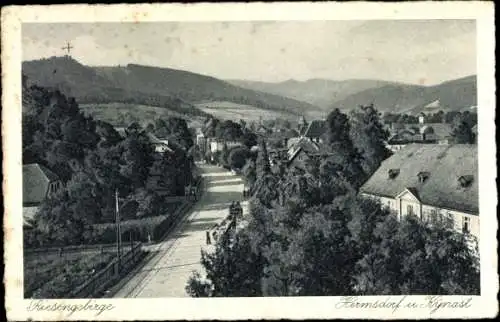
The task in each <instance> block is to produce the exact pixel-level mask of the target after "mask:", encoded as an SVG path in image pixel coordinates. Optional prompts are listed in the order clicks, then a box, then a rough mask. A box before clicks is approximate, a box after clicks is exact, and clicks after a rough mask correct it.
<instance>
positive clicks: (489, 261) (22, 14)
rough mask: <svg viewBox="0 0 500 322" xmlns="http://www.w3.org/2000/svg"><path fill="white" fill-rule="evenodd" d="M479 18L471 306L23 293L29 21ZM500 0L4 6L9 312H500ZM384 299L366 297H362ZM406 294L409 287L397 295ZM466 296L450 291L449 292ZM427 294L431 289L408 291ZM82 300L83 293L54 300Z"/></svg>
mask: <svg viewBox="0 0 500 322" xmlns="http://www.w3.org/2000/svg"><path fill="white" fill-rule="evenodd" d="M352 19H355V20H370V19H477V33H478V37H477V39H478V43H477V61H478V64H477V71H478V107H479V108H478V109H479V121H478V124H479V140H478V142H479V147H480V149H479V162H480V165H479V182H480V190H479V191H480V200H479V201H480V202H479V205H480V213H481V235H480V236H481V241H480V250H481V296H478V297H474V298H473V300H472V301H471V304H472V305H471V307H469V308H468V309H442V310H439V311H438V312H436V313H434V314H432V315H430V313H429V310H428V309H412V310H409V309H400V310H398V311H396V313H392V310H384V309H363V310H360V309H357V310H354V309H341V308H336V307H335V306H336V303H338V302H339V301H340V298H339V297H308V298H217V299H176V298H163V299H118V300H117V299H100V300H95V301H96V302H98V303H112V304H113V305H114V306H115V308H114V309H113V310H111V311H107V312H104V313H102V314H100V315H98V316H95V314H94V312H76V313H74V314H72V315H71V316H68V314H67V312H63V313H62V312H60V313H57V312H28V311H27V306H28V305H29V300H23V299H22V296H23V294H22V284H23V283H22V281H23V279H22V271H23V269H22V259H21V256H22V255H21V254H22V229H21V227H22V215H21V214H22V208H21V205H22V202H21V193H20V191H22V189H21V183H20V182H22V179H21V178H22V173H21V168H22V167H21V165H22V160H21V135H20V133H21V101H22V100H21V93H20V90H21V73H20V70H21V57H22V55H21V24H22V23H23V22H51V23H53V22H113V21H115V22H130V21H150V22H152V21H243V20H352ZM494 48H495V31H494V5H493V3H488V2H469V1H468V2H451V1H450V2H432V3H431V2H414V3H410V2H406V3H366V2H357V3H332V2H330V3H324V2H323V3H306V2H296V3H269V4H264V3H253V4H248V3H226V4H206V3H205V4H203V3H200V4H191V5H184V4H144V5H95V6H90V5H54V6H25V7H20V6H10V7H4V8H2V87H3V96H2V106H3V109H2V135H3V137H2V140H3V157H4V158H3V160H4V162H3V174H4V196H5V198H4V200H5V202H4V204H5V210H6V211H5V215H4V234H5V237H4V242H5V246H4V249H5V265H6V266H5V276H6V278H5V287H6V310H7V317H8V319H9V320H26V319H28V318H31V319H34V320H45V321H54V320H88V319H90V320H155V319H161V320H166V319H168V320H172V319H179V320H181V319H182V320H185V319H231V320H236V319H262V318H267V319H282V318H286V319H306V318H316V319H321V318H372V319H402V318H411V319H414V318H417V319H421V318H430V317H432V318H481V317H494V316H495V315H496V314H497V312H498V302H497V300H496V294H497V291H498V276H497V251H496V249H497V243H496V229H497V221H496V216H495V214H496V201H497V199H496V197H497V193H496V185H495V178H496V166H495V165H496V162H495V161H496V159H495V151H496V145H495V124H494V118H495V78H494V74H495V72H494V70H495V56H494ZM375 298H378V299H383V297H363V298H360V300H368V299H375ZM392 298H393V299H402V298H403V297H392ZM463 298H464V297H456V296H448V297H444V298H443V299H445V300H450V299H455V300H460V299H463ZM410 300H411V301H425V300H426V299H425V297H424V296H410V297H406V298H405V299H404V301H410ZM54 302H58V303H61V302H64V303H68V304H69V303H78V304H83V303H85V302H86V301H84V300H52V301H48V302H47V303H54Z"/></svg>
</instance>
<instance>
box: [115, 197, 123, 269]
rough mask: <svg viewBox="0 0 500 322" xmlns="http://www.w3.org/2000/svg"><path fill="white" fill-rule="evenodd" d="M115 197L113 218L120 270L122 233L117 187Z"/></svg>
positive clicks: (119, 267)
mask: <svg viewBox="0 0 500 322" xmlns="http://www.w3.org/2000/svg"><path fill="white" fill-rule="evenodd" d="M115 199H116V210H115V220H116V254H117V256H118V270H121V244H122V233H121V229H120V208H119V205H118V189H116V190H115Z"/></svg>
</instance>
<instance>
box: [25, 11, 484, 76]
mask: <svg viewBox="0 0 500 322" xmlns="http://www.w3.org/2000/svg"><path fill="white" fill-rule="evenodd" d="M475 39H476V36H475V24H474V22H473V21H447V20H439V21H438V20H432V21H431V20H427V21H282V22H275V21H256V22H249V21H246V22H245V21H243V22H186V23H180V22H168V23H139V24H134V23H99V24H25V25H23V59H24V60H30V59H36V58H41V57H48V56H53V55H62V54H63V51H62V50H61V47H62V46H63V45H64V44H65V42H66V41H71V42H72V44H73V45H74V47H75V49H74V57H75V58H77V59H78V60H80V61H81V62H82V63H84V64H89V65H117V64H121V65H123V64H127V63H136V64H144V65H155V66H160V67H170V68H178V69H185V70H190V71H193V72H198V73H202V74H208V75H212V76H215V77H220V78H242V79H254V80H264V81H281V80H286V79H299V80H304V79H308V78H320V77H323V78H333V79H346V78H377V79H386V80H399V81H406V82H415V81H417V80H418V79H420V78H422V77H424V76H425V79H426V80H428V82H429V83H437V82H441V81H444V80H448V79H452V78H456V77H461V76H465V75H468V74H474V73H475V71H476V69H475V57H476V55H475V51H476V46H475Z"/></svg>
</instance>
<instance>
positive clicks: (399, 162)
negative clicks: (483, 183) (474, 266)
mask: <svg viewBox="0 0 500 322" xmlns="http://www.w3.org/2000/svg"><path fill="white" fill-rule="evenodd" d="M477 168H478V160H477V145H474V144H455V145H438V144H410V145H407V146H405V147H404V148H403V149H401V150H399V151H397V152H396V153H394V154H393V155H392V156H391V157H389V158H388V159H386V160H385V161H383V162H382V164H381V165H380V167H379V168H378V170H377V171H376V172H375V173H374V174H373V175H372V176H371V178H370V179H368V181H367V182H366V183H365V184H364V185H363V186H362V187H361V189H360V192H362V193H367V194H371V195H377V196H385V197H390V198H394V197H396V196H397V195H398V194H399V193H401V192H402V191H404V190H405V189H407V188H408V187H412V188H413V189H414V190H412V193H413V194H415V195H416V196H418V198H419V199H420V200H421V202H422V203H423V204H425V205H430V206H435V207H439V208H444V209H451V210H457V211H463V212H466V213H471V214H478V213H479V200H478V198H479V197H478V187H479V185H478V170H477ZM391 169H398V170H399V174H398V175H396V176H395V177H394V178H392V179H391V178H390V176H389V170H391ZM419 172H428V173H429V177H428V178H427V179H426V180H425V181H424V182H421V181H420V180H419V177H418V173H419ZM465 175H471V176H473V181H472V182H471V184H470V185H469V186H468V187H465V188H464V187H462V186H461V185H460V182H459V180H458V179H459V178H460V177H461V176H465Z"/></svg>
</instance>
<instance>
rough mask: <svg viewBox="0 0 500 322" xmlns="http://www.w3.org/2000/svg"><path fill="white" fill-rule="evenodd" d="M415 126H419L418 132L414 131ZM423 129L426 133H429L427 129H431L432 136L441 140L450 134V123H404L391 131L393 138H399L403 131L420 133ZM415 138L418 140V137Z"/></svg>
mask: <svg viewBox="0 0 500 322" xmlns="http://www.w3.org/2000/svg"><path fill="white" fill-rule="evenodd" d="M415 128H419V132H416V133H415V131H414V130H415ZM423 130H426V131H427V132H426V134H429V133H430V132H429V131H433V132H434V133H432V136H433V138H435V139H437V140H442V139H446V138H449V137H450V136H451V125H450V124H447V123H425V124H424V125H422V126H418V124H404V126H403V128H400V129H398V130H396V131H394V130H393V131H392V133H393V136H392V137H393V139H399V137H400V135H399V134H403V133H414V134H418V133H422V131H423ZM415 140H420V137H415Z"/></svg>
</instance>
